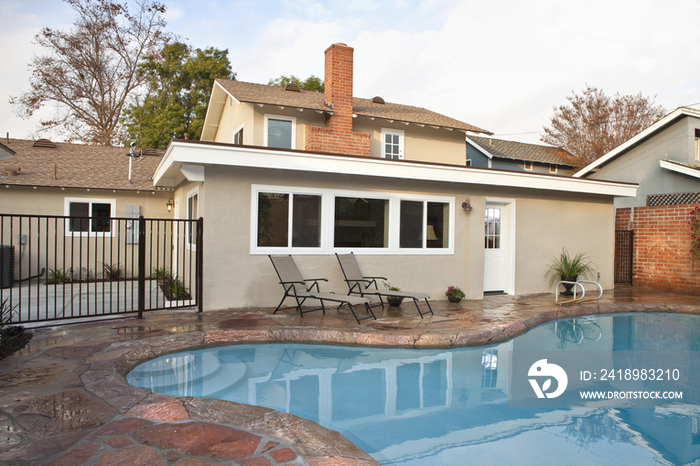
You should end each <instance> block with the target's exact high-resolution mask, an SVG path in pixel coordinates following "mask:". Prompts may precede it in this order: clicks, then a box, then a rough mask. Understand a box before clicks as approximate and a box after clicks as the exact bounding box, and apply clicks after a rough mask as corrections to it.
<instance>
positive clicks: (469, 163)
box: [467, 159, 472, 167]
mask: <svg viewBox="0 0 700 466" xmlns="http://www.w3.org/2000/svg"><path fill="white" fill-rule="evenodd" d="M471 166H472V159H467V167H471Z"/></svg>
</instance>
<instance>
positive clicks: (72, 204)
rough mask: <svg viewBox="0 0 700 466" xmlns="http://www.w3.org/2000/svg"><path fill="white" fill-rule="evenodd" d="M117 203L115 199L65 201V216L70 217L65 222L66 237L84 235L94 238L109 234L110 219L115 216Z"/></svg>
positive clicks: (68, 199) (112, 233)
mask: <svg viewBox="0 0 700 466" xmlns="http://www.w3.org/2000/svg"><path fill="white" fill-rule="evenodd" d="M116 208H117V201H116V200H115V199H84V198H70V197H67V198H66V199H65V206H64V209H65V215H66V216H68V217H71V219H70V220H69V221H68V222H66V235H75V234H79V235H86V236H95V235H97V234H98V233H101V234H105V233H109V234H111V235H112V236H114V234H115V232H114V231H112V222H111V217H114V216H115V214H116Z"/></svg>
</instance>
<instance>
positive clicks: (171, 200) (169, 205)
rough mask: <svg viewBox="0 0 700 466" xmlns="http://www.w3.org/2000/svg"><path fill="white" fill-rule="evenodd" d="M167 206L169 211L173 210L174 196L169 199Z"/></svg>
mask: <svg viewBox="0 0 700 466" xmlns="http://www.w3.org/2000/svg"><path fill="white" fill-rule="evenodd" d="M165 207H167V208H168V212H170V211H171V210H173V198H172V197H171V198H170V199H168V202H167V203H166V204H165Z"/></svg>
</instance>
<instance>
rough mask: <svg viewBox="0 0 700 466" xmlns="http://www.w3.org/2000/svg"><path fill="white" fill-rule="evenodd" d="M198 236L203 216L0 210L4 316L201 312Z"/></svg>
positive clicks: (37, 318)
mask: <svg viewBox="0 0 700 466" xmlns="http://www.w3.org/2000/svg"><path fill="white" fill-rule="evenodd" d="M203 239H204V221H203V219H202V218H199V219H198V220H169V219H167V220H166V219H145V218H143V217H139V218H109V217H94V216H93V217H75V216H73V217H62V216H52V215H11V214H0V304H2V305H3V306H4V308H5V310H8V309H11V310H12V311H11V312H9V314H8V313H5V314H6V316H5V317H6V322H5V323H6V324H21V323H29V322H42V321H52V320H62V319H73V318H85V317H97V316H112V315H115V316H118V315H122V314H130V313H135V312H137V313H138V316H139V317H143V312H146V311H153V310H160V309H178V308H192V307H196V308H198V310H199V312H201V311H202V248H203ZM7 315H9V316H10V317H9V318H7Z"/></svg>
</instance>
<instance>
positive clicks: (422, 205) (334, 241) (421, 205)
mask: <svg viewBox="0 0 700 466" xmlns="http://www.w3.org/2000/svg"><path fill="white" fill-rule="evenodd" d="M454 206H455V199H454V197H440V196H437V197H434V196H420V195H405V194H392V193H382V192H372V191H344V190H332V189H314V188H299V187H285V186H266V185H253V186H252V193H251V228H250V234H251V236H250V238H251V240H250V252H251V254H292V253H293V254H332V253H334V252H338V253H347V252H358V253H363V254H453V253H454V246H453V243H454Z"/></svg>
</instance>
